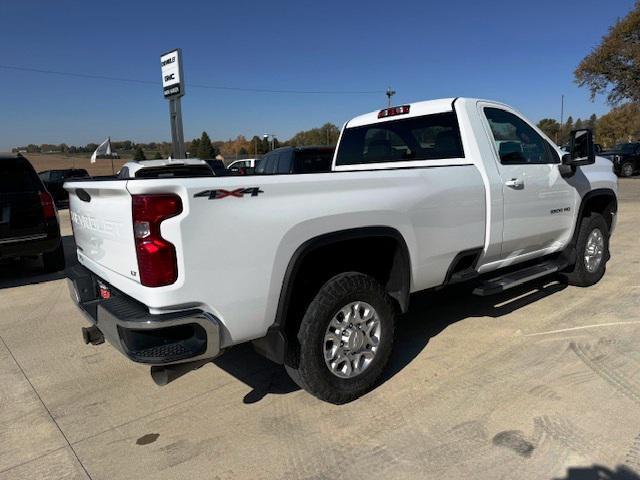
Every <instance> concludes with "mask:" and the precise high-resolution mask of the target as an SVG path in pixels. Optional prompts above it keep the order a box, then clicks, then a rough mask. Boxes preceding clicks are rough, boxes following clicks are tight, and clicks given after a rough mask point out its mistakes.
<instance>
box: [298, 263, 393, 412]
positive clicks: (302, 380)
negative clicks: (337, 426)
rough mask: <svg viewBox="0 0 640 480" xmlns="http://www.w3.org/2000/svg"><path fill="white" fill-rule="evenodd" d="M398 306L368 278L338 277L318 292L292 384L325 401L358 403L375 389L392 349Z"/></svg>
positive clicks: (304, 328)
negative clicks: (357, 400)
mask: <svg viewBox="0 0 640 480" xmlns="http://www.w3.org/2000/svg"><path fill="white" fill-rule="evenodd" d="M394 325H395V309H394V305H393V304H392V303H391V300H390V298H389V296H388V295H387V293H386V292H385V291H384V289H383V288H382V287H381V286H380V284H379V283H378V282H377V281H376V280H375V279H373V278H372V277H370V276H368V275H363V274H361V273H356V272H349V273H342V274H340V275H336V276H335V277H333V278H332V279H330V280H329V281H328V282H327V283H325V284H324V286H323V287H322V288H321V289H320V291H319V292H318V294H317V295H316V297H315V298H314V299H313V301H312V302H311V304H310V305H309V308H308V309H307V312H306V313H305V315H304V318H303V319H302V322H301V324H300V329H299V331H298V335H297V337H298V341H299V343H300V354H299V358H298V362H297V366H290V365H287V366H286V368H287V372H288V373H289V375H290V376H291V378H292V379H293V380H294V381H295V382H296V383H298V385H300V387H302V388H304V389H305V390H307V391H308V392H309V393H311V394H313V395H315V396H316V397H318V398H319V399H321V400H325V401H328V402H331V403H336V404H341V403H346V402H349V401H351V400H355V399H356V398H358V397H360V396H361V395H363V394H364V393H366V392H367V391H369V390H370V389H371V388H372V387H373V386H374V385H375V383H376V381H377V380H378V378H379V377H380V375H381V374H382V372H383V370H384V368H385V367H386V365H387V363H388V361H389V355H390V354H391V350H392V348H393V336H394Z"/></svg>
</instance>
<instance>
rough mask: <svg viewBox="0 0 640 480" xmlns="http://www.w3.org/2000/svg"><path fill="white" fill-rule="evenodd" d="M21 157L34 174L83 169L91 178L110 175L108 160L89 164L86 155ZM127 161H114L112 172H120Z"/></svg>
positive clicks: (33, 155) (30, 154)
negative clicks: (55, 170)
mask: <svg viewBox="0 0 640 480" xmlns="http://www.w3.org/2000/svg"><path fill="white" fill-rule="evenodd" d="M23 155H24V156H25V157H26V158H27V159H28V160H29V161H30V162H31V164H32V165H33V167H34V168H35V169H36V172H41V171H43V170H54V169H62V168H84V169H85V170H87V172H89V174H90V175H91V176H99V175H111V173H112V171H111V161H110V160H103V159H98V160H96V163H91V155H90V154H88V153H85V154H79V155H64V154H59V153H24V154H23ZM129 160H130V159H129V158H121V159H118V160H116V159H114V160H113V167H114V171H116V172H117V171H118V170H120V167H121V166H122V165H124V163H125V162H127V161H129Z"/></svg>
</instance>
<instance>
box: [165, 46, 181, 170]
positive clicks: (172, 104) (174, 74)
mask: <svg viewBox="0 0 640 480" xmlns="http://www.w3.org/2000/svg"><path fill="white" fill-rule="evenodd" d="M160 65H161V69H162V91H163V93H164V98H166V99H167V100H169V115H170V119H171V141H172V143H173V157H172V158H186V156H187V155H186V152H185V149H184V134H183V132H182V106H181V103H180V99H181V98H182V96H183V95H184V76H183V74H182V49H180V48H176V49H175V50H171V51H170V52H167V53H163V54H162V55H161V56H160Z"/></svg>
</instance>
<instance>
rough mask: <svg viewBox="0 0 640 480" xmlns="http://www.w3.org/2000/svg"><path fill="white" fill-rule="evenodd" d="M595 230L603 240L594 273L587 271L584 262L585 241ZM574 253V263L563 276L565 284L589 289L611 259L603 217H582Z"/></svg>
mask: <svg viewBox="0 0 640 480" xmlns="http://www.w3.org/2000/svg"><path fill="white" fill-rule="evenodd" d="M596 229H598V230H600V232H601V233H602V236H603V240H604V247H603V251H602V261H601V262H600V264H599V266H598V267H597V268H596V269H595V270H594V271H589V269H588V268H587V265H586V261H585V253H586V249H587V239H588V238H589V235H590V234H591V232H593V231H594V230H596ZM576 253H577V258H576V263H575V264H574V265H573V267H572V269H571V271H568V272H566V273H565V274H564V278H565V280H566V282H567V283H568V284H569V285H574V286H576V287H590V286H591V285H594V284H596V283H598V281H599V280H600V279H601V278H602V276H603V275H604V272H605V270H606V268H607V262H608V261H609V258H611V255H610V253H609V227H608V226H607V222H606V221H605V219H604V217H603V216H602V215H600V214H599V213H592V214H591V215H590V216H588V217H584V218H583V219H582V221H581V222H580V230H579V231H578V241H577V242H576Z"/></svg>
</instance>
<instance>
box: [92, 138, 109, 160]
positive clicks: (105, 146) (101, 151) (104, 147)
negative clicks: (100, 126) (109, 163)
mask: <svg viewBox="0 0 640 480" xmlns="http://www.w3.org/2000/svg"><path fill="white" fill-rule="evenodd" d="M98 155H109V156H111V137H107V139H106V140H105V141H104V142H102V143H101V144H100V146H99V147H98V148H96V151H95V152H93V155H91V163H96V158H97V157H98Z"/></svg>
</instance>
